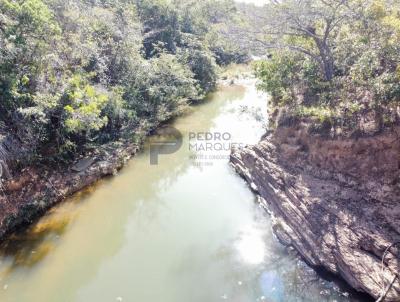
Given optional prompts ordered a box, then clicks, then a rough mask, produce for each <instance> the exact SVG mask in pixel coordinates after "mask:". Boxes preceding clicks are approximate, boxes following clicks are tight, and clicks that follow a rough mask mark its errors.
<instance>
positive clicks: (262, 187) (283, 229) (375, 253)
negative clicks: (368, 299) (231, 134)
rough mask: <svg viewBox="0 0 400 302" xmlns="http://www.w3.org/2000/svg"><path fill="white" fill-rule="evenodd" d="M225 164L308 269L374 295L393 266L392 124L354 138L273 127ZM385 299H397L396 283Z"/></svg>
mask: <svg viewBox="0 0 400 302" xmlns="http://www.w3.org/2000/svg"><path fill="white" fill-rule="evenodd" d="M231 163H232V165H233V166H234V167H235V169H236V170H237V172H238V173H239V174H241V175H242V176H243V177H244V178H245V179H246V180H247V182H248V183H249V184H250V186H251V187H252V189H253V190H254V191H256V192H257V193H258V194H259V195H260V196H261V198H260V199H261V201H262V202H263V203H265V205H266V206H267V207H268V209H269V210H270V211H271V213H272V215H273V222H274V231H275V233H276V235H277V236H278V238H279V239H280V240H281V241H282V242H283V243H285V244H287V245H292V246H293V247H295V248H296V249H297V250H298V252H299V253H300V254H301V255H302V256H303V257H304V259H305V260H306V261H307V262H308V263H309V264H310V265H312V266H316V267H323V268H325V269H327V270H328V271H330V272H332V273H334V274H337V275H340V276H341V277H342V278H343V279H345V280H346V281H347V282H348V283H349V284H350V285H351V286H352V287H353V288H355V289H356V290H358V291H362V292H366V293H368V294H370V295H371V296H373V297H374V298H378V297H379V296H380V295H381V292H382V286H383V283H382V282H384V286H387V285H388V284H389V283H390V282H391V281H392V280H393V278H394V276H395V274H398V272H399V269H400V261H399V251H398V250H396V249H395V248H393V249H391V250H390V253H389V254H388V256H387V257H386V260H385V269H384V272H383V273H382V268H381V259H382V255H383V253H384V251H385V249H386V248H387V247H388V246H389V245H391V244H392V243H393V242H396V241H400V127H394V128H392V129H388V130H385V131H384V132H382V133H380V134H376V135H374V136H369V137H361V138H357V139H351V138H343V139H331V138H324V137H322V136H318V135H316V134H310V131H309V130H308V129H307V125H306V124H301V123H299V124H298V125H296V126H285V127H284V126H280V127H278V129H276V130H275V131H274V132H273V133H270V134H268V135H266V136H265V137H264V138H263V139H262V141H261V142H260V143H259V144H258V145H256V146H248V147H246V148H244V149H242V150H234V151H233V152H232V155H231ZM385 301H400V283H399V279H397V280H396V282H395V283H394V285H393V287H392V288H391V290H390V291H389V292H388V294H387V297H386V299H385Z"/></svg>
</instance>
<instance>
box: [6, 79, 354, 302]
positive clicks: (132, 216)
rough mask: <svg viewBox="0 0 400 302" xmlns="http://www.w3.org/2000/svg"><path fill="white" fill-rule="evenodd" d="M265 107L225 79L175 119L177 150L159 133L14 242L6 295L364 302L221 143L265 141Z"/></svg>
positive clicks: (48, 301)
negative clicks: (329, 272) (279, 217)
mask: <svg viewBox="0 0 400 302" xmlns="http://www.w3.org/2000/svg"><path fill="white" fill-rule="evenodd" d="M265 116H266V96H265V95H263V94H261V93H258V92H257V91H256V89H255V81H254V80H252V79H247V80H241V81H239V83H238V84H235V85H222V86H220V87H219V89H218V90H217V92H215V93H213V94H212V95H210V97H209V98H208V99H207V100H206V101H205V102H204V103H202V104H200V105H197V106H194V107H192V108H191V109H190V110H189V111H188V112H187V113H186V114H185V115H184V116H182V117H180V118H177V119H176V120H175V121H173V122H172V123H171V125H172V126H173V127H175V128H176V129H178V130H179V131H180V132H181V133H182V135H183V144H182V147H181V148H180V149H179V150H178V151H177V152H175V153H173V154H170V155H161V156H160V157H159V163H158V165H150V155H149V144H150V143H149V142H152V140H151V138H150V139H149V141H148V143H147V144H146V145H145V147H144V149H143V151H142V152H141V153H140V154H139V155H137V156H136V157H135V158H134V159H132V160H131V161H130V162H129V163H128V165H127V166H126V167H125V168H124V169H123V170H122V171H120V173H119V174H118V175H117V176H115V177H110V178H108V179H104V180H102V181H100V182H99V183H98V184H96V185H95V186H92V187H90V188H88V189H86V190H84V191H83V192H81V193H79V194H76V195H75V196H73V197H71V198H69V199H68V200H67V201H65V202H63V203H62V204H60V205H59V206H57V207H55V208H54V209H53V210H51V211H50V212H49V213H48V214H47V215H46V216H45V217H43V218H42V219H40V220H39V221H38V222H37V223H35V224H34V225H33V226H32V227H30V228H29V230H27V231H25V232H23V233H22V234H18V235H15V236H13V238H11V240H10V241H8V242H6V243H5V244H4V245H3V246H2V247H1V250H0V301H1V302H28V301H29V302H71V301H82V302H83V301H85V302H88V301H89V302H92V301H96V302H103V301H104V302H107V301H108V302H113V301H134V302H156V301H163V302H189V301H190V302H218V301H231V302H250V301H251V302H256V301H268V302H281V301H282V302H283V301H285V302H290V301H332V302H333V301H338V302H339V301H340V302H344V301H359V299H358V298H356V297H355V296H353V295H352V294H351V293H350V294H349V293H347V292H345V291H343V290H342V289H339V286H338V285H337V283H334V282H331V281H327V280H324V279H321V278H320V277H319V276H318V275H317V274H316V273H315V272H314V271H313V270H312V269H310V268H309V267H307V266H306V265H305V264H304V263H303V262H302V261H301V260H300V259H299V258H298V257H297V256H296V254H295V253H294V251H292V250H290V249H287V248H285V247H283V246H282V245H281V244H280V243H279V242H278V241H277V240H276V239H275V237H274V236H273V234H272V231H271V225H270V217H269V216H268V215H267V214H266V212H265V211H264V210H263V209H261V208H260V207H259V206H258V204H257V203H256V200H255V196H254V195H253V193H252V192H251V191H250V190H249V188H248V187H247V185H246V184H245V182H244V181H243V180H242V179H241V178H240V177H238V176H237V175H236V174H235V173H234V171H233V169H232V168H231V167H230V166H229V164H228V155H229V151H226V150H220V149H221V148H220V146H221V145H222V146H224V148H222V149H226V148H225V145H227V144H228V143H229V144H230V143H241V144H254V143H256V142H257V141H258V140H259V139H260V137H261V136H262V134H263V133H264V132H265V125H266V120H265ZM207 132H209V133H211V134H212V135H213V136H214V140H212V141H210V142H209V143H211V145H209V146H212V149H213V150H207V151H204V150H202V146H203V143H204V141H202V140H198V139H197V140H196V141H195V142H193V136H194V135H196V136H197V135H199V136H200V138H202V137H203V136H202V135H205V133H207ZM215 134H220V135H225V136H224V138H225V139H218V136H217V137H215ZM190 138H191V141H189V139H190ZM197 138H198V137H197ZM153 141H154V139H153ZM217 143H219V144H217ZM194 145H196V146H194ZM196 148H197V150H196Z"/></svg>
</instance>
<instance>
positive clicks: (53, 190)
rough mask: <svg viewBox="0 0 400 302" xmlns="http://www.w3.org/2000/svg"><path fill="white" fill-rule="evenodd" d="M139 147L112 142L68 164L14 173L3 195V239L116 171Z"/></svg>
mask: <svg viewBox="0 0 400 302" xmlns="http://www.w3.org/2000/svg"><path fill="white" fill-rule="evenodd" d="M138 150H139V145H138V144H134V143H131V142H127V141H120V142H113V143H110V144H108V145H105V146H102V147H99V148H98V149H97V151H95V152H93V153H92V154H90V155H89V156H87V157H85V158H80V159H77V160H76V161H75V162H74V163H72V164H70V165H68V166H63V167H58V168H54V167H53V168H50V167H48V166H35V167H28V168H25V169H23V170H22V171H20V172H16V173H14V175H13V178H12V179H11V180H8V181H5V182H4V183H3V189H2V194H1V196H0V241H2V240H4V239H5V238H6V236H7V235H9V234H10V233H11V232H13V231H15V230H16V229H18V228H21V227H23V226H25V225H27V224H30V223H31V222H32V221H33V220H34V219H36V218H37V217H39V216H40V215H42V214H43V213H45V212H46V210H48V209H49V208H51V207H52V206H53V205H55V204H56V203H58V202H60V201H61V200H63V199H64V198H66V197H68V196H70V195H71V194H73V193H75V192H77V191H79V190H81V189H83V188H85V187H87V186H89V185H91V184H94V183H95V182H96V181H98V180H99V179H100V178H102V177H104V176H107V175H112V174H115V173H116V171H118V170H119V169H121V168H122V167H123V165H124V164H125V163H126V161H127V160H128V159H129V158H131V157H132V156H133V155H134V154H135V153H136V152H137V151H138Z"/></svg>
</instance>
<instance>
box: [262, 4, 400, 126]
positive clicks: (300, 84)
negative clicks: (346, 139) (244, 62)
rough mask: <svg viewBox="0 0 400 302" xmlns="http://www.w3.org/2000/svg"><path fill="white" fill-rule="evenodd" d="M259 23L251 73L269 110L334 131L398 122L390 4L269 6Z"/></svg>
mask: <svg viewBox="0 0 400 302" xmlns="http://www.w3.org/2000/svg"><path fill="white" fill-rule="evenodd" d="M263 22H264V23H263V28H262V30H259V31H258V33H257V35H256V37H257V40H258V41H259V42H260V43H262V44H263V45H264V47H267V48H268V49H269V50H270V51H269V53H270V58H269V59H267V60H264V61H262V62H259V63H258V64H256V74H257V76H258V77H259V78H260V79H261V83H260V87H261V88H262V89H264V90H266V91H268V92H270V93H271V95H272V103H273V105H275V106H277V107H280V108H282V107H286V110H287V111H288V112H290V113H292V114H295V115H297V116H303V117H312V118H314V119H315V120H317V121H322V122H325V123H327V124H328V125H330V126H336V128H341V129H340V130H343V129H345V128H348V129H352V130H354V129H357V130H362V131H364V130H365V131H367V132H368V131H370V130H371V131H372V132H373V131H379V130H380V129H382V128H383V127H384V126H387V125H392V124H393V123H397V122H398V121H399V113H400V112H399V102H400V72H399V71H400V65H399V64H400V5H399V2H398V1H391V0H369V1H359V0H347V1H343V0H335V1H322V0H316V1H297V0H282V1H273V2H272V3H271V4H270V5H269V6H268V7H267V8H266V10H265V14H264V19H263ZM330 126H329V127H325V128H326V129H328V130H329V129H331V127H330ZM334 128H335V127H334Z"/></svg>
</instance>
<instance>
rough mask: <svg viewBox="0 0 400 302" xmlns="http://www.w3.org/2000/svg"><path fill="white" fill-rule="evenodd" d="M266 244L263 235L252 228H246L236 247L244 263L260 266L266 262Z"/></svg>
mask: <svg viewBox="0 0 400 302" xmlns="http://www.w3.org/2000/svg"><path fill="white" fill-rule="evenodd" d="M265 245H266V242H265V241H264V238H263V233H262V232H261V231H260V230H259V229H256V228H254V227H252V226H250V227H246V228H245V229H244V230H243V231H242V232H241V234H240V239H239V241H238V242H237V243H236V247H237V249H238V251H239V253H240V256H241V257H242V259H243V261H245V262H246V263H249V264H260V263H262V262H263V261H264V257H265V252H266V248H265Z"/></svg>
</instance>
